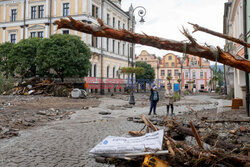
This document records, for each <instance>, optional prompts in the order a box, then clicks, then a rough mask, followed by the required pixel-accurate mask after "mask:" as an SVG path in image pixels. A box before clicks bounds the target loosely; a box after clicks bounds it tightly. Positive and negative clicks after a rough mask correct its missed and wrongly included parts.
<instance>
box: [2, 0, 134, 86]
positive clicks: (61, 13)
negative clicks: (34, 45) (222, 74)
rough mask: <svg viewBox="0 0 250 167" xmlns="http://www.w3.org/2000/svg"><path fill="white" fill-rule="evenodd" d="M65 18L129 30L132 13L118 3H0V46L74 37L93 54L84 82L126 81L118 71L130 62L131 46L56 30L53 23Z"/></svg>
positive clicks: (109, 0)
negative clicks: (68, 36) (69, 17)
mask: <svg viewBox="0 0 250 167" xmlns="http://www.w3.org/2000/svg"><path fill="white" fill-rule="evenodd" d="M130 10H133V8H132V9H130ZM68 15H70V16H72V17H73V18H74V19H76V20H80V21H82V22H87V23H88V24H98V22H97V18H101V19H102V20H103V22H104V24H106V25H107V26H110V27H113V28H116V29H126V30H130V31H131V30H132V19H131V18H133V13H131V12H129V11H128V12H125V11H123V10H122V9H121V0H1V1H0V43H4V42H12V43H17V42H19V41H20V40H22V39H27V38H30V37H31V38H32V37H40V38H48V37H49V36H50V35H53V34H71V35H77V36H79V37H80V38H81V39H82V40H83V41H84V42H85V43H86V44H87V45H88V46H89V48H90V49H91V51H92V58H91V60H90V61H91V63H92V69H91V71H90V72H89V77H91V78H87V80H90V79H91V81H92V82H95V83H97V82H98V79H99V78H102V79H103V80H104V82H105V79H108V78H114V79H118V78H121V79H125V78H126V76H125V75H120V73H119V69H120V68H121V67H127V66H128V65H129V63H128V62H131V60H132V53H133V52H132V49H133V48H132V44H130V43H128V42H124V41H119V40H113V39H108V38H101V37H94V36H92V35H89V34H85V33H81V32H77V31H73V30H67V29H60V30H57V27H56V25H55V24H54V21H55V20H58V19H60V18H66V16H68Z"/></svg>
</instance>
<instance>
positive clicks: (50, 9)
mask: <svg viewBox="0 0 250 167" xmlns="http://www.w3.org/2000/svg"><path fill="white" fill-rule="evenodd" d="M51 26H52V0H50V7H49V36H51V28H52V27H51Z"/></svg>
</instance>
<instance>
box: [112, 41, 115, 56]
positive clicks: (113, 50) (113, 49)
mask: <svg viewBox="0 0 250 167" xmlns="http://www.w3.org/2000/svg"><path fill="white" fill-rule="evenodd" d="M112 52H113V53H115V40H113V48H112Z"/></svg>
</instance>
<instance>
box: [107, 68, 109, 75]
mask: <svg viewBox="0 0 250 167" xmlns="http://www.w3.org/2000/svg"><path fill="white" fill-rule="evenodd" d="M107 78H109V66H108V67H107Z"/></svg>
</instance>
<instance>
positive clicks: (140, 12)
mask: <svg viewBox="0 0 250 167" xmlns="http://www.w3.org/2000/svg"><path fill="white" fill-rule="evenodd" d="M137 9H139V10H138V16H140V17H141V19H140V21H139V22H140V23H144V22H145V20H144V18H143V17H144V16H145V15H146V9H145V8H144V7H143V6H137V7H135V8H134V9H133V6H132V4H131V6H130V12H131V13H130V17H131V18H132V32H134V30H135V17H134V12H135V11H136V10H137ZM134 53H135V44H134V43H133V44H132V62H131V66H132V68H133V67H134ZM133 88H134V74H133V73H132V74H131V91H130V92H131V93H130V99H129V104H133V105H134V104H135V97H134V93H133V92H134V90H133Z"/></svg>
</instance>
